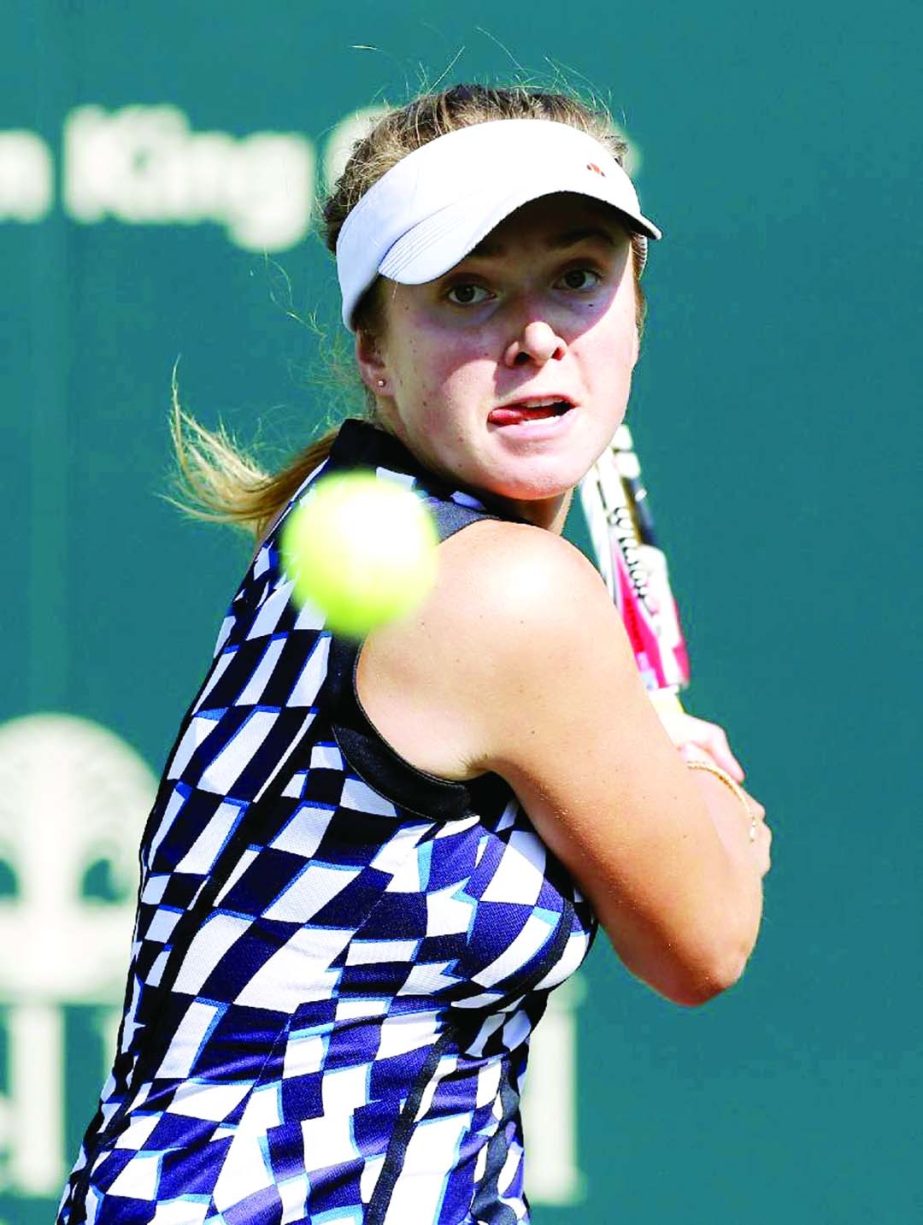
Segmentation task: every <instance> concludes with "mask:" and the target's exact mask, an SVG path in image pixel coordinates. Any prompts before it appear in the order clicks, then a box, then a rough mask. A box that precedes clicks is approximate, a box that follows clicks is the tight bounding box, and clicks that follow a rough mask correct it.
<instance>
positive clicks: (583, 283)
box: [560, 268, 602, 289]
mask: <svg viewBox="0 0 923 1225" xmlns="http://www.w3.org/2000/svg"><path fill="white" fill-rule="evenodd" d="M601 280H602V277H601V276H600V275H599V273H598V272H596V271H595V270H594V269H593V268H571V269H569V270H568V271H567V272H565V273H564V275H563V276H562V277H561V282H560V283H561V284H562V285H563V286H564V287H565V288H566V289H595V288H596V286H597V285H598V284H599V282H600V281H601Z"/></svg>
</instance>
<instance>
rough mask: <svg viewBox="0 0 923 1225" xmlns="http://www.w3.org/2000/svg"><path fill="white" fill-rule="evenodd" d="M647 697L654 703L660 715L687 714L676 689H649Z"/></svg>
mask: <svg viewBox="0 0 923 1225" xmlns="http://www.w3.org/2000/svg"><path fill="white" fill-rule="evenodd" d="M647 696H648V697H649V698H650V699H651V701H652V702H653V703H654V709H655V710H656V711H657V713H658V714H659V715H668V714H679V715H682V714H685V713H686V711H685V707H684V706H683V704H682V702H681V701H680V699H679V694H678V693H677V692H676V690H675V689H649V690H648V693H647Z"/></svg>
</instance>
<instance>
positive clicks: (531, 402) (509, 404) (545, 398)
mask: <svg viewBox="0 0 923 1225" xmlns="http://www.w3.org/2000/svg"><path fill="white" fill-rule="evenodd" d="M552 400H553V401H554V402H555V403H556V404H567V405H568V406H569V407H570V408H576V407H577V405H576V404H575V403H574V399H573V396H569V395H566V394H561V395H559V394H558V393H557V392H555V391H548V392H546V393H545V394H544V395H542V396H519V397H518V399H516V400H507V401H506V403H505V404H495V405H494V407H493V409H491V412H494V411H495V410H496V409H498V408H537V407H539V406H540V405H543V404H547V403H548V402H549V401H552Z"/></svg>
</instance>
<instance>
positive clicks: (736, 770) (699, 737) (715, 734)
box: [691, 719, 746, 783]
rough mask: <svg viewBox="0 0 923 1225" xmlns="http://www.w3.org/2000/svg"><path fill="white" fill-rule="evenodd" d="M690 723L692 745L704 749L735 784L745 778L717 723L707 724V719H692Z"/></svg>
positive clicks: (741, 767) (742, 769) (722, 730)
mask: <svg viewBox="0 0 923 1225" xmlns="http://www.w3.org/2000/svg"><path fill="white" fill-rule="evenodd" d="M691 722H692V723H693V725H694V727H693V736H692V739H693V741H694V743H696V744H698V745H700V746H701V747H702V748H704V749H705V750H706V751H707V752H708V753H709V754H710V755H711V757H712V758H713V759H714V761H715V763H716V764H717V765H719V766H721V768H722V770H727V772H728V774H730V776H731V777H732V778H733V779H734V780H735V781H736V782H738V783H739V782H742V780H743V779H744V778H745V777H746V774H745V772H744V768H743V766H742V765H741V764H740V762H739V761H738V760H737V758H736V757H735V756H734V754H733V753H732V752H731V746H730V744H729V743H728V738H727V736H726V735H725V733H724V729H723V728H721V727H719V726H718V724H717V723H709V722H708V720H707V719H692V720H691Z"/></svg>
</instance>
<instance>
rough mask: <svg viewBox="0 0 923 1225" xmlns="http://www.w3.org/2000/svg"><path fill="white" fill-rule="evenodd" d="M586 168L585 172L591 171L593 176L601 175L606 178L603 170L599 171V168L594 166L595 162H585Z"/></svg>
mask: <svg viewBox="0 0 923 1225" xmlns="http://www.w3.org/2000/svg"><path fill="white" fill-rule="evenodd" d="M586 168H587V170H592V171H593V173H594V174H601V175H602V177H603V178H605V177H606V172H605V170H600V168H599V167H598V166H597V165H596V163H595V162H587V164H586Z"/></svg>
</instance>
